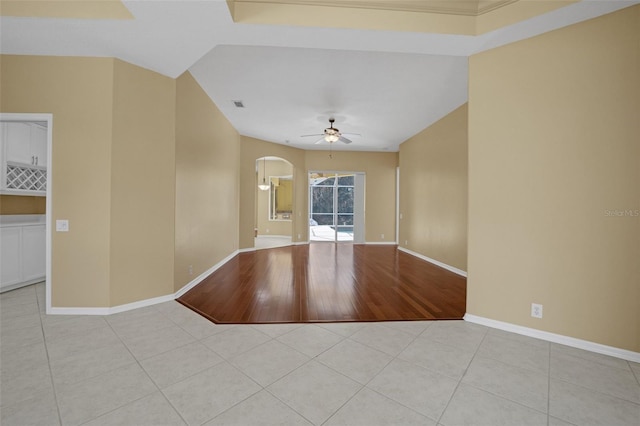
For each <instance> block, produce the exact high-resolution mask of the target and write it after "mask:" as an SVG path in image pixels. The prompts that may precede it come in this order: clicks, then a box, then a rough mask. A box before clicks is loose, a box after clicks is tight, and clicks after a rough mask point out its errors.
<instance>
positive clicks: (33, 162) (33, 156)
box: [31, 155, 36, 165]
mask: <svg viewBox="0 0 640 426" xmlns="http://www.w3.org/2000/svg"><path fill="white" fill-rule="evenodd" d="M35 158H36V157H35V155H32V156H31V164H32V165H33V164H36V160H35Z"/></svg>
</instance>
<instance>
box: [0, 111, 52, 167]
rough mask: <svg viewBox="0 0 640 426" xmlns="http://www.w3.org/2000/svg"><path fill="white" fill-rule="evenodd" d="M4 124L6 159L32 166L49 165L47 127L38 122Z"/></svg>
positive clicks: (3, 138)
mask: <svg viewBox="0 0 640 426" xmlns="http://www.w3.org/2000/svg"><path fill="white" fill-rule="evenodd" d="M2 124H3V129H2V130H3V132H4V135H3V137H2V140H3V141H4V144H5V160H6V161H11V162H14V163H21V164H27V165H31V166H43V167H46V166H47V129H46V128H45V127H43V126H40V125H38V124H36V123H20V122H6V123H2Z"/></svg>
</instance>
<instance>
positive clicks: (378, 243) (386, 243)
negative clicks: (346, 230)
mask: <svg viewBox="0 0 640 426" xmlns="http://www.w3.org/2000/svg"><path fill="white" fill-rule="evenodd" d="M354 244H355V243H354ZM365 244H366V245H375V246H395V245H397V243H396V242H395V241H365Z"/></svg>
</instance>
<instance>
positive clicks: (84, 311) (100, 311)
mask: <svg viewBox="0 0 640 426" xmlns="http://www.w3.org/2000/svg"><path fill="white" fill-rule="evenodd" d="M238 253H239V251H238V250H235V251H234V252H233V253H231V254H230V255H228V256H227V257H225V258H224V259H222V260H221V261H220V262H218V263H216V264H215V265H213V266H212V267H211V268H209V269H207V270H206V271H205V272H203V273H202V274H200V275H198V276H197V277H196V278H195V279H194V280H192V281H191V282H189V283H188V284H187V285H185V286H184V287H182V288H181V289H180V290H178V291H177V292H175V293H173V294H167V295H165V296H158V297H153V298H151V299H145V300H139V301H137V302H131V303H125V304H124V305H118V306H112V307H110V308H51V309H49V310H48V311H47V314H50V315H112V314H117V313H120V312H125V311H130V310H132V309H138V308H144V307H146V306H152V305H157V304H159V303H164V302H169V301H171V300H175V299H177V298H178V297H180V296H182V295H183V294H185V293H186V292H187V291H189V290H191V289H192V288H193V287H195V286H196V285H198V284H200V282H201V281H202V280H204V279H205V278H207V277H208V276H209V275H211V274H212V273H214V272H215V271H216V270H218V269H220V267H221V266H223V265H224V264H225V263H227V262H228V261H230V260H231V259H233V258H234V257H235V256H236V255H237V254H238Z"/></svg>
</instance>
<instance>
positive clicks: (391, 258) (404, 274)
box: [178, 243, 467, 324]
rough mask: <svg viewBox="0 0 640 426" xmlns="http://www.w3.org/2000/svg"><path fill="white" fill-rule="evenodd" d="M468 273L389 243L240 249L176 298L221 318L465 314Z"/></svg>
mask: <svg viewBox="0 0 640 426" xmlns="http://www.w3.org/2000/svg"><path fill="white" fill-rule="evenodd" d="M466 290H467V282H466V278H464V277H462V276H460V275H457V274H454V273H453V272H450V271H447V270H446V269H443V268H440V267H438V266H436V265H433V264H431V263H429V262H425V261H423V260H421V259H419V258H417V257H415V256H411V255H409V254H407V253H404V252H401V251H399V250H398V249H397V247H396V246H390V245H358V244H331V243H312V244H309V245H301V246H289V247H279V248H273V249H264V250H257V251H254V252H247V253H240V254H238V255H237V256H235V257H234V258H233V259H232V260H230V261H229V262H227V263H226V264H225V265H223V266H222V267H221V268H220V269H218V270H217V271H215V272H214V273H212V274H211V275H210V276H208V277H207V278H205V279H204V280H203V281H202V282H201V283H200V284H198V285H197V286H195V287H194V288H193V289H191V290H190V291H188V292H187V293H185V294H184V295H183V296H182V297H180V298H179V299H178V301H179V302H180V303H182V304H183V305H185V306H187V307H189V308H191V309H193V310H194V311H196V312H198V313H200V314H202V315H204V316H205V317H207V318H209V319H210V320H212V321H214V322H216V323H222V324H238V323H251V324H255V323H277V322H323V321H391V320H394V321H397V320H433V319H461V318H462V317H463V315H464V313H465V310H466Z"/></svg>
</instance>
